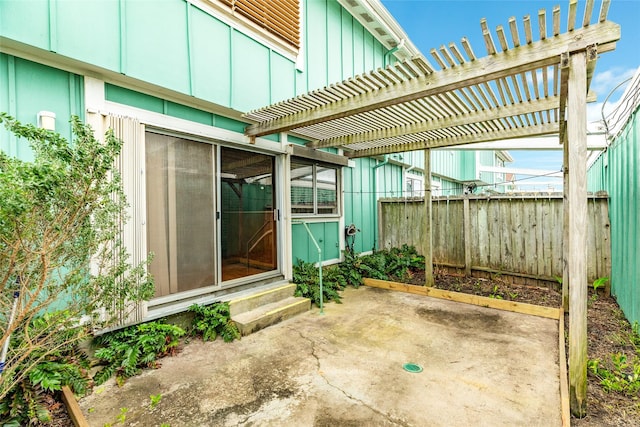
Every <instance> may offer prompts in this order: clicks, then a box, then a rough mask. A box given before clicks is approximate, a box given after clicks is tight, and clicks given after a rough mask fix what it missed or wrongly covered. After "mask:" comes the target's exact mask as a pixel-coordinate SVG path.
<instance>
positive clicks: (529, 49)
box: [245, 21, 620, 137]
mask: <svg viewBox="0 0 640 427" xmlns="http://www.w3.org/2000/svg"><path fill="white" fill-rule="evenodd" d="M619 38H620V26H619V25H618V24H614V23H612V22H608V21H607V22H602V23H600V24H598V25H593V26H589V27H586V28H582V29H578V30H574V31H571V32H568V33H564V34H560V35H558V36H556V37H553V38H547V39H544V40H539V41H537V42H534V43H531V44H526V45H522V46H519V47H517V48H513V49H510V50H508V51H506V52H500V53H497V54H495V55H491V56H488V57H484V58H481V59H477V60H475V61H472V62H465V63H464V64H459V65H457V66H455V67H452V68H448V69H446V70H442V71H439V72H435V73H431V74H428V75H422V76H419V77H416V78H413V79H410V80H405V81H402V82H400V83H399V84H398V85H390V86H385V87H383V88H380V89H379V90H376V91H369V92H364V93H362V94H360V95H355V96H353V97H349V98H346V99H343V100H341V101H335V102H332V103H329V104H326V105H324V106H322V107H320V108H314V109H309V110H303V111H299V112H297V113H294V114H290V115H286V116H283V117H280V118H277V119H273V120H267V121H264V122H261V123H256V124H253V125H250V126H248V127H247V128H246V130H245V134H246V135H247V136H250V137H258V136H264V135H269V134H273V133H278V132H286V131H290V130H293V129H297V128H303V127H307V126H311V125H314V124H318V123H322V122H327V121H330V120H335V119H339V118H342V117H348V116H352V115H354V114H359V113H364V112H366V111H372V110H376V109H380V108H384V107H388V106H391V105H396V104H402V103H405V102H409V101H414V100H417V99H420V98H425V97H428V96H432V95H436V94H440V93H444V92H448V91H451V90H454V89H460V88H462V87H468V86H473V85H477V84H481V83H486V82H490V81H493V80H496V79H500V78H505V77H508V76H513V75H516V74H520V73H524V72H526V71H531V70H534V69H538V68H542V67H546V66H549V65H553V64H557V63H558V61H559V58H560V55H561V54H562V53H564V52H569V53H571V52H576V51H582V50H585V49H586V48H587V46H589V45H594V44H597V43H611V42H615V41H616V40H618V39H619Z"/></svg>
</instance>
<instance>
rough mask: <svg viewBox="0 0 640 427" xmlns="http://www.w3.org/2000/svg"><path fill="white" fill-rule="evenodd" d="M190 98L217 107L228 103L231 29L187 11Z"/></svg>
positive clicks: (208, 16)
mask: <svg viewBox="0 0 640 427" xmlns="http://www.w3.org/2000/svg"><path fill="white" fill-rule="evenodd" d="M190 13H191V51H192V53H191V61H192V74H193V80H192V83H191V84H192V90H193V95H194V96H197V97H198V98H202V99H206V100H209V101H211V102H215V103H216V104H220V105H230V103H231V68H230V60H229V58H230V57H231V29H230V28H229V26H228V25H226V24H224V23H222V22H220V21H218V20H216V19H213V18H212V17H211V16H210V15H208V14H207V13H205V12H203V11H202V10H200V9H198V8H196V7H191V8H190Z"/></svg>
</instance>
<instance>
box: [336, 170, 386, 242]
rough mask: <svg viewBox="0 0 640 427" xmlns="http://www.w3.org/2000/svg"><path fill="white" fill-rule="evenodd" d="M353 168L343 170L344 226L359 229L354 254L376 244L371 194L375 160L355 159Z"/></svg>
mask: <svg viewBox="0 0 640 427" xmlns="http://www.w3.org/2000/svg"><path fill="white" fill-rule="evenodd" d="M355 163H356V167H355V168H343V169H342V170H343V175H344V187H345V190H344V199H345V204H344V218H345V224H346V225H349V224H355V225H356V227H358V228H359V229H360V232H359V233H357V234H356V238H355V244H354V249H355V251H356V252H366V251H370V250H372V248H373V247H374V245H375V242H376V236H377V230H376V227H375V223H376V217H375V216H376V215H377V204H376V197H375V195H374V194H373V176H374V175H373V174H374V171H373V166H374V164H375V160H373V159H369V158H363V159H356V160H355Z"/></svg>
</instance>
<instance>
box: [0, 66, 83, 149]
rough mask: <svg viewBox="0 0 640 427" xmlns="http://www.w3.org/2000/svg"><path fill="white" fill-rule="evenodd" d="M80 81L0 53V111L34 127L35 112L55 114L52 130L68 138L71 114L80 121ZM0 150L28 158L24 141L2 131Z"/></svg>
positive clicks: (70, 75) (81, 91)
mask: <svg viewBox="0 0 640 427" xmlns="http://www.w3.org/2000/svg"><path fill="white" fill-rule="evenodd" d="M83 85H84V81H83V79H82V77H81V76H78V75H75V74H72V73H68V72H66V71H62V70H58V69H55V68H51V67H47V66H45V65H42V64H38V63H35V62H31V61H27V60H24V59H21V58H15V57H13V56H10V55H5V54H0V88H2V91H0V93H2V96H1V97H0V111H3V112H7V113H8V114H10V115H12V116H14V117H15V118H16V119H18V120H19V121H21V122H23V123H31V124H34V125H37V124H38V112H39V111H51V112H53V113H55V114H56V131H57V132H58V133H60V134H61V135H62V136H63V137H65V138H67V139H69V140H70V139H72V136H73V135H72V133H71V124H70V123H69V120H70V118H71V116H72V115H77V116H79V117H80V118H81V119H84V96H83ZM0 138H1V139H0V148H1V149H2V150H3V151H5V152H6V153H7V154H9V155H12V156H17V157H20V158H22V159H25V160H27V159H31V158H32V154H31V149H30V148H29V147H28V145H27V144H26V142H24V141H18V140H16V139H15V138H13V137H12V136H10V135H9V133H8V132H7V131H5V130H4V128H3V129H2V130H1V131H0Z"/></svg>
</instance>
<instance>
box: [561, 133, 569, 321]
mask: <svg viewBox="0 0 640 427" xmlns="http://www.w3.org/2000/svg"><path fill="white" fill-rule="evenodd" d="M561 137H562V139H563V140H562V141H561V142H562V144H563V146H562V189H563V193H564V194H563V197H562V203H563V205H562V311H564V312H565V313H568V312H569V164H568V162H569V144H568V143H567V133H566V132H564V134H563V135H561Z"/></svg>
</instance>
